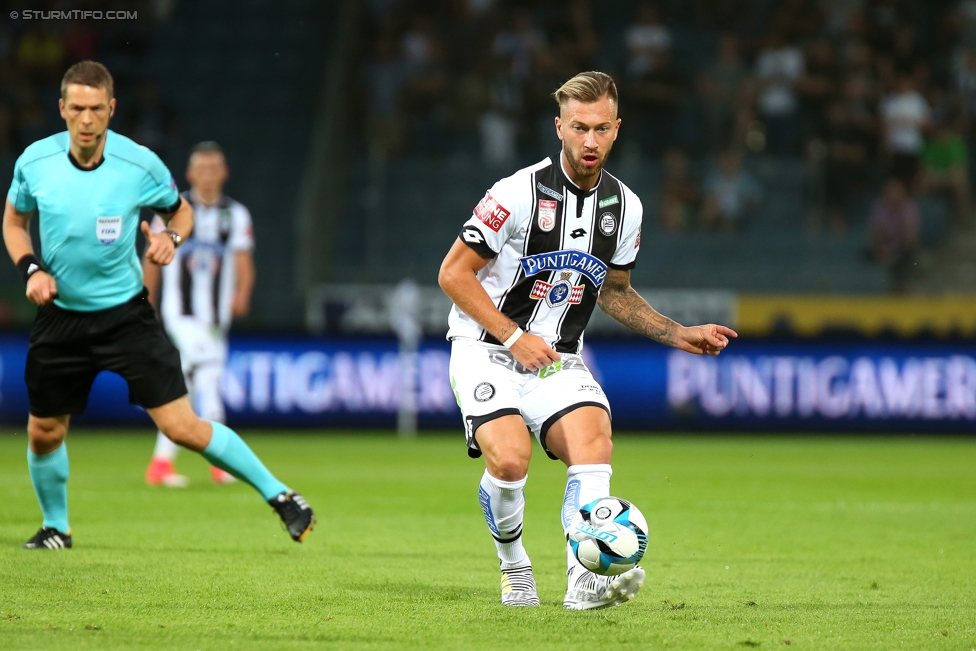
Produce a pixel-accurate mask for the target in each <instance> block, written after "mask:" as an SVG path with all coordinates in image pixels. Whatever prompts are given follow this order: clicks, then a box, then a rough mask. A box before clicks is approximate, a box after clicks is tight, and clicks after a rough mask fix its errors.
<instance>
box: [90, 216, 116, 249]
mask: <svg viewBox="0 0 976 651" xmlns="http://www.w3.org/2000/svg"><path fill="white" fill-rule="evenodd" d="M95 235H96V236H97V237H98V241H99V242H101V243H102V244H111V243H113V242H115V240H117V239H119V237H120V236H121V235H122V216H121V215H119V216H118V217H99V218H98V220H97V221H96V222H95Z"/></svg>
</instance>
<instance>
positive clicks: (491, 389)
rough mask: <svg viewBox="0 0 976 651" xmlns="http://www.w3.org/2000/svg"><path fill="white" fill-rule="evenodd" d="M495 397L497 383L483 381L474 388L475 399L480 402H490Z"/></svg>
mask: <svg viewBox="0 0 976 651" xmlns="http://www.w3.org/2000/svg"><path fill="white" fill-rule="evenodd" d="M494 397H495V385H494V384H492V383H491V382H482V383H481V384H479V385H478V386H476V387H475V388H474V399H475V400H477V401H478V402H488V401H489V400H491V399H492V398H494Z"/></svg>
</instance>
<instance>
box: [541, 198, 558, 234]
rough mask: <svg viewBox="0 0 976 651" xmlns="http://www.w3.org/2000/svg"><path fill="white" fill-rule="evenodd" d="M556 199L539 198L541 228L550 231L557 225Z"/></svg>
mask: <svg viewBox="0 0 976 651" xmlns="http://www.w3.org/2000/svg"><path fill="white" fill-rule="evenodd" d="M557 205H558V204H557V203H556V202H555V201H546V200H545V199H539V228H541V229H542V230H544V231H545V232H547V233H548V232H549V231H551V230H552V229H553V227H554V226H555V225H556V206H557Z"/></svg>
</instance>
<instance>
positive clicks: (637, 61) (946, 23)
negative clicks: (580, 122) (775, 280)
mask: <svg viewBox="0 0 976 651" xmlns="http://www.w3.org/2000/svg"><path fill="white" fill-rule="evenodd" d="M366 22H367V26H366V31H365V32H364V34H363V38H362V39H361V42H362V44H363V47H364V48H365V50H366V51H365V52H364V55H365V56H364V60H365V63H364V69H363V70H362V74H361V79H362V85H361V88H360V90H361V102H362V105H363V109H364V110H363V111H362V112H361V114H362V115H364V116H365V118H366V123H365V124H364V125H363V126H364V130H365V132H366V133H368V134H369V135H368V138H369V146H370V151H372V152H373V153H374V154H377V153H378V154H382V155H384V156H386V157H391V158H396V157H402V156H411V155H443V156H465V155H466V156H469V157H474V158H476V159H478V160H481V161H483V162H484V163H486V164H494V165H499V166H505V165H508V166H511V165H512V164H515V163H522V162H529V161H532V160H536V159H538V158H540V157H542V156H544V155H549V154H552V153H553V152H554V151H555V148H556V143H555V139H554V134H553V126H552V117H553V115H554V112H555V107H554V104H553V101H552V98H551V96H550V94H551V93H552V91H553V90H554V89H555V88H557V87H558V86H559V85H560V84H561V83H562V82H563V81H564V80H566V79H567V78H569V77H570V76H572V75H573V74H575V73H576V72H579V71H582V70H590V69H599V70H603V71H605V72H609V73H611V74H612V75H614V77H615V79H616V80H617V82H618V86H619V89H620V95H621V101H620V116H621V117H622V118H623V126H622V128H621V135H620V139H619V140H618V142H617V145H616V147H617V149H618V152H619V153H617V154H616V155H617V156H624V157H626V156H640V157H643V158H645V159H651V160H659V161H661V165H660V169H661V170H662V172H661V179H660V183H659V187H660V206H659V210H657V215H658V220H659V226H660V227H661V228H663V229H665V230H668V231H673V232H680V231H685V230H689V229H706V230H715V229H718V230H735V229H737V228H739V227H740V224H741V223H742V222H743V220H744V219H745V218H746V216H747V215H748V212H749V210H750V208H751V207H755V206H757V205H759V204H760V203H761V202H762V201H763V196H764V188H763V187H762V184H761V183H760V182H759V180H757V178H756V176H755V175H754V174H752V173H750V171H749V165H746V164H744V161H748V160H750V159H753V158H756V157H758V156H766V157H770V156H771V157H778V158H792V159H795V160H799V161H803V162H804V163H807V164H808V165H809V167H808V169H809V170H813V171H811V172H810V176H811V178H812V179H814V180H816V182H817V183H818V184H819V188H820V190H819V194H820V195H821V196H822V198H823V199H822V203H823V206H822V209H821V210H820V211H819V214H818V216H817V219H818V220H819V221H820V224H818V226H819V227H823V228H828V229H830V230H831V231H835V232H844V231H845V230H846V229H847V228H848V227H849V223H850V221H851V217H850V213H851V211H852V205H854V203H855V202H856V201H857V200H858V199H863V198H864V197H865V196H869V194H871V195H873V194H880V198H879V199H878V202H877V203H876V204H875V205H874V208H873V210H871V211H870V228H869V232H870V233H871V243H870V247H869V248H870V255H872V256H873V257H874V258H875V259H877V260H879V261H882V262H884V263H886V264H887V263H892V261H897V260H900V259H902V258H904V257H905V256H906V255H909V254H910V252H911V251H912V250H914V248H916V247H917V241H918V235H917V232H918V217H917V213H918V207H917V205H915V199H916V198H917V197H919V196H922V195H929V194H938V195H940V196H943V197H945V200H946V201H947V202H948V203H949V204H950V205H951V211H952V214H953V215H954V219H955V220H956V221H957V222H958V223H959V224H966V223H968V222H969V220H970V176H969V168H968V152H969V150H970V148H971V146H972V144H973V141H974V135H976V128H974V127H976V125H974V124H973V118H974V117H976V0H962V1H960V2H937V1H934V0H929V1H924V0H904V1H902V0H776V1H775V2H774V1H771V0H753V1H749V0H688V1H682V0H670V1H667V0H662V1H640V0H635V1H633V2H626V1H613V2H611V1H606V2H596V1H594V0H567V1H565V2H563V1H555V0H553V1H546V0H536V1H519V2H515V1H514V0H513V1H507V2H506V1H505V0H442V1H440V2H422V1H420V0H417V1H413V0H373V1H372V2H371V3H370V4H369V16H368V20H367V21H366ZM882 189H883V191H882ZM862 203H863V201H862Z"/></svg>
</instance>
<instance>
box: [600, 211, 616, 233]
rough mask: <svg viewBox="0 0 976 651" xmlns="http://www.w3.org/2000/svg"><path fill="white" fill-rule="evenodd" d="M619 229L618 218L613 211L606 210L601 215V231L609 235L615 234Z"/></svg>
mask: <svg viewBox="0 0 976 651" xmlns="http://www.w3.org/2000/svg"><path fill="white" fill-rule="evenodd" d="M616 231H617V218H616V217H614V216H613V213H612V212H605V213H603V214H602V215H600V232H601V233H603V234H604V235H606V236H607V237H609V236H611V235H613V234H614V233H615V232H616Z"/></svg>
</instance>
